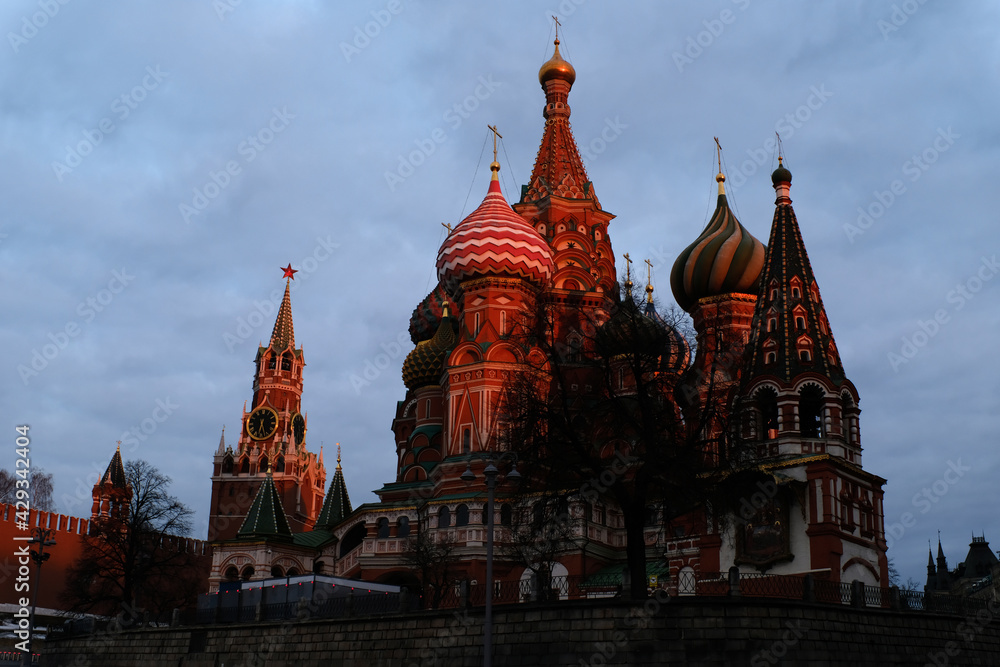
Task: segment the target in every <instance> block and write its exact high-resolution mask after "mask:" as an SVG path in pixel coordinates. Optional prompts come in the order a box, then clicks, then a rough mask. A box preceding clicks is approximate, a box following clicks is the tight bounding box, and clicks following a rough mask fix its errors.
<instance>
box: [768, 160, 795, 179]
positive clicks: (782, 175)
mask: <svg viewBox="0 0 1000 667" xmlns="http://www.w3.org/2000/svg"><path fill="white" fill-rule="evenodd" d="M791 182H792V172H790V171H788V170H787V169H785V165H783V164H782V158H781V156H780V155H779V156H778V168H777V169H775V170H774V172H773V173H772V174H771V184H772V185H775V186H777V185H778V183H791Z"/></svg>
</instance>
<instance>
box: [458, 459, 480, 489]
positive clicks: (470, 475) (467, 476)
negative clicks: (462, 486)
mask: <svg viewBox="0 0 1000 667" xmlns="http://www.w3.org/2000/svg"><path fill="white" fill-rule="evenodd" d="M459 479H460V480H462V481H463V482H465V483H466V484H472V483H473V482H475V481H476V473H474V472H472V462H471V461H470V462H469V463H468V464H466V466H465V472H463V473H462V476H461V477H459Z"/></svg>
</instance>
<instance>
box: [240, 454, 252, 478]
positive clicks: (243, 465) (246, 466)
mask: <svg viewBox="0 0 1000 667" xmlns="http://www.w3.org/2000/svg"><path fill="white" fill-rule="evenodd" d="M240 474H241V475H249V474H250V459H249V458H247V457H246V456H244V457H243V459H242V460H241V461H240Z"/></svg>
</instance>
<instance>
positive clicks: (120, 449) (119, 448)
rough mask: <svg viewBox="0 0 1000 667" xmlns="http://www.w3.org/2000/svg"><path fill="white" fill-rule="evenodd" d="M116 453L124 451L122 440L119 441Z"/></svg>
mask: <svg viewBox="0 0 1000 667" xmlns="http://www.w3.org/2000/svg"><path fill="white" fill-rule="evenodd" d="M115 451H117V452H121V451H122V441H121V440H119V441H118V448H117V449H116V450H115Z"/></svg>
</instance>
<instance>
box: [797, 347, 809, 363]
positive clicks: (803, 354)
mask: <svg viewBox="0 0 1000 667" xmlns="http://www.w3.org/2000/svg"><path fill="white" fill-rule="evenodd" d="M799 361H802V362H809V361H812V354H811V353H810V352H809V350H799Z"/></svg>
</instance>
